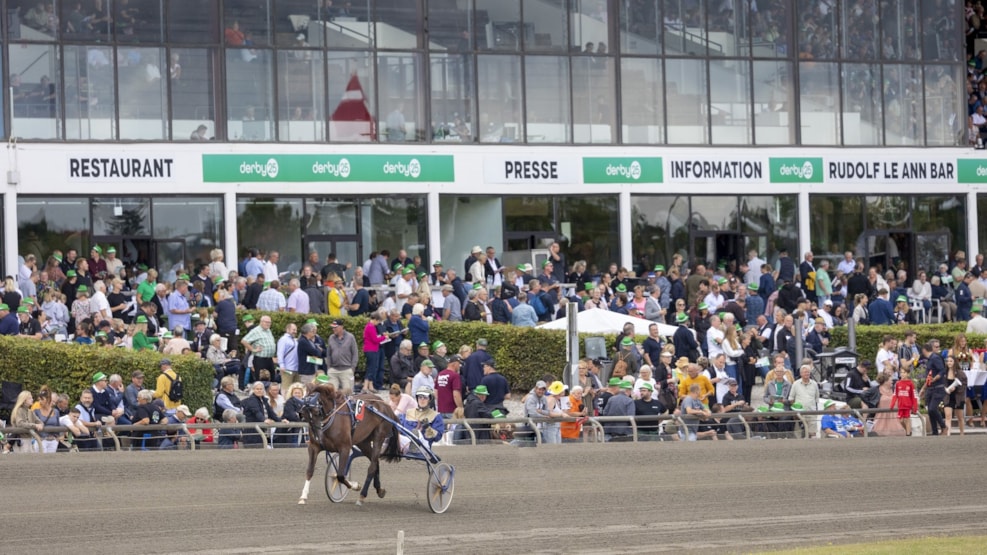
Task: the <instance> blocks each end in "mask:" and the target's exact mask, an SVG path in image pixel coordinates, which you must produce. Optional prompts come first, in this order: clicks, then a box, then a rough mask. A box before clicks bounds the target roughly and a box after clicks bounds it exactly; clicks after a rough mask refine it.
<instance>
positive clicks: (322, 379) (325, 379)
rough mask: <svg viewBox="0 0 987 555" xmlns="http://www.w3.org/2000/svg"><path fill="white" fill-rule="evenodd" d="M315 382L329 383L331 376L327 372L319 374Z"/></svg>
mask: <svg viewBox="0 0 987 555" xmlns="http://www.w3.org/2000/svg"><path fill="white" fill-rule="evenodd" d="M315 383H329V376H327V375H325V374H319V375H318V376H316V377H315Z"/></svg>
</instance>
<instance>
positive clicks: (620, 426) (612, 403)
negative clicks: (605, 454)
mask: <svg viewBox="0 0 987 555" xmlns="http://www.w3.org/2000/svg"><path fill="white" fill-rule="evenodd" d="M633 389H634V382H632V381H630V380H622V381H621V382H620V385H619V386H618V392H617V394H616V395H614V396H612V397H611V398H610V399H609V400H608V401H607V405H606V407H605V408H604V410H603V416H627V417H631V416H634V415H635V412H634V400H633V399H631V392H632V391H633ZM604 429H605V430H606V439H607V441H625V440H626V439H627V438H628V437H629V436H630V435H631V425H630V422H629V421H627V420H621V421H617V422H607V423H606V424H605V426H604Z"/></svg>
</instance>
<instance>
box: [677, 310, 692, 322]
mask: <svg viewBox="0 0 987 555" xmlns="http://www.w3.org/2000/svg"><path fill="white" fill-rule="evenodd" d="M675 321H676V322H678V323H680V324H684V323H686V322H688V321H689V316H687V315H686V313H684V312H680V313H678V314H676V315H675Z"/></svg>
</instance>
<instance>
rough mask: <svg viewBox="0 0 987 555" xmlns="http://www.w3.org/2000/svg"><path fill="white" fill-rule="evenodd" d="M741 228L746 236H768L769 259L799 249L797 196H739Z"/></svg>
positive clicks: (767, 253)
mask: <svg viewBox="0 0 987 555" xmlns="http://www.w3.org/2000/svg"><path fill="white" fill-rule="evenodd" d="M740 212H741V214H742V217H741V219H740V223H741V225H740V231H741V233H743V234H744V235H747V236H751V235H767V249H768V250H767V251H766V252H761V253H760V254H761V256H767V257H768V259H770V258H771V257H772V256H773V255H775V254H776V253H777V252H778V251H779V250H781V249H783V248H787V249H788V250H789V252H798V238H799V235H798V234H799V230H798V195H773V196H766V195H765V196H761V195H757V196H742V197H740Z"/></svg>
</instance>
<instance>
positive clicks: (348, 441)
mask: <svg viewBox="0 0 987 555" xmlns="http://www.w3.org/2000/svg"><path fill="white" fill-rule="evenodd" d="M314 397H315V402H314V403H310V404H308V405H306V406H305V407H304V408H302V410H301V411H299V416H301V417H302V419H303V420H305V421H306V422H308V424H309V427H310V428H311V429H310V430H309V439H308V470H307V471H306V472H305V487H304V488H302V495H301V498H300V499H299V500H298V504H299V505H304V504H305V501H306V500H307V499H308V489H309V485H310V484H311V482H312V474H313V473H314V471H315V461H316V459H317V458H318V456H319V453H321V452H323V451H328V452H330V453H337V454H338V455H339V461H338V462H337V464H336V479H337V480H339V483H341V484H343V485H344V486H346V487H348V488H350V489H352V490H355V489H357V488H359V487H360V483H359V482H354V483H351V482H349V481H348V480H347V479H346V471H347V469H348V467H349V460H350V455H351V452H352V451H353V446H354V445H355V446H357V447H359V448H360V451H361V452H362V453H363V454H364V455H365V456H366V457H367V459H368V460H369V461H370V467H369V468H368V469H367V479H366V481H365V482H364V484H363V490H362V491H361V492H360V500H359V501H357V505H360V504H362V503H363V500H364V499H366V498H367V490H368V488H369V487H370V480H371V479H373V482H374V489H376V490H377V496H378V497H381V498H383V497H384V494H385V493H386V492H385V490H384V488H382V487H380V465H379V462H380V458H381V457H383V459H384V460H385V461H387V462H397V461H400V460H401V451H400V449H401V443H400V441H399V440H398V431H397V428H396V427H395V426H394V425H393V424H391V423H390V422H388V421H386V420H384V419H383V418H381V417H380V416H378V415H377V414H374V413H373V412H372V411H370V410H369V409H368V408H367V406H372V407H373V408H374V409H376V410H377V411H378V412H380V413H381V414H383V415H385V416H387V417H388V418H391V419H395V416H394V411H392V410H391V407H390V405H388V404H387V403H385V402H384V401H381V399H380V398H379V397H377V396H376V395H354V396H353V397H352V399H351V402H349V403H348V402H347V399H346V397H345V396H344V395H343V394H342V393H340V392H339V391H337V390H336V388H335V387H333V385H332V384H325V385H320V386H318V387H316V388H315V394H314ZM360 402H362V404H363V407H362V408H358V406H359V404H360ZM354 409H356V410H354ZM354 412H357V413H358V414H354ZM385 440H387V450H386V451H384V452H383V453H382V452H381V451H382V448H383V445H384V442H385Z"/></svg>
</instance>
